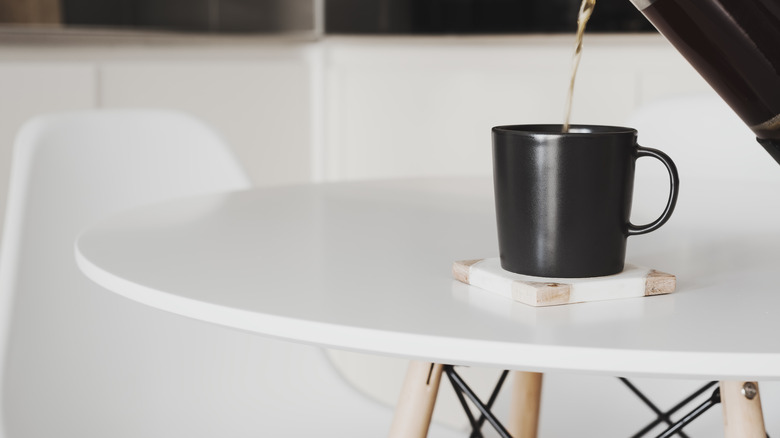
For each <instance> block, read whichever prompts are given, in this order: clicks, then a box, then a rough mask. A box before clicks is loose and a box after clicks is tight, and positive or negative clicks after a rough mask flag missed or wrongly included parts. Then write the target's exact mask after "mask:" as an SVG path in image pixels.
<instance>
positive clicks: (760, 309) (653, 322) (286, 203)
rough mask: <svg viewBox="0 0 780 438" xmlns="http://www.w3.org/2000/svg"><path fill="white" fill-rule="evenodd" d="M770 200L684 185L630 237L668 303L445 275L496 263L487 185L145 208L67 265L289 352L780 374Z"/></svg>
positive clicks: (745, 188) (395, 185)
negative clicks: (559, 301) (659, 216)
mask: <svg viewBox="0 0 780 438" xmlns="http://www.w3.org/2000/svg"><path fill="white" fill-rule="evenodd" d="M777 189H778V187H777V186H776V184H769V183H752V184H751V183H747V182H735V181H690V182H685V181H684V182H683V185H682V188H681V192H680V199H679V204H678V208H677V211H676V212H675V214H674V215H673V216H672V219H671V220H670V221H669V223H667V224H666V225H665V226H664V227H662V228H661V229H660V230H658V231H656V232H653V233H650V234H648V235H644V236H635V237H631V238H630V239H629V242H628V256H627V261H629V262H631V263H634V264H638V265H643V266H647V267H651V268H654V269H658V270H661V271H664V272H669V273H672V274H675V275H676V276H677V278H678V285H677V291H676V292H675V293H673V294H671V295H666V296H657V297H646V298H634V299H625V300H615V301H604V302H593V303H581V304H573V305H565V306H557V307H548V308H533V307H529V306H526V305H524V304H521V303H516V302H513V301H510V300H507V299H505V298H503V297H500V296H497V295H494V294H492V293H490V292H486V291H483V290H480V289H477V288H474V287H472V286H468V285H465V284H462V283H459V282H458V281H456V280H454V279H453V278H452V274H451V265H452V263H453V261H456V260H464V259H476V258H487V257H495V256H497V254H498V250H497V243H496V240H497V239H496V231H495V223H494V220H495V219H494V211H493V198H492V185H491V182H490V181H489V180H488V179H447V180H444V179H431V180H399V181H371V182H350V183H331V184H321V185H301V186H288V187H278V188H267V189H254V190H250V191H245V192H236V193H226V194H218V195H211V196H205V197H198V198H193V199H183V200H177V201H174V202H169V203H164V204H159V205H151V206H145V207H142V208H138V209H135V210H132V211H127V212H124V213H122V214H119V215H117V216H115V217H112V218H109V219H106V220H104V221H102V222H100V223H98V224H95V225H94V226H92V227H90V228H89V229H87V230H86V231H85V232H84V233H83V234H82V235H81V236H80V238H79V239H78V241H77V244H76V258H77V261H78V264H79V266H80V268H81V269H82V270H83V272H84V273H85V274H86V275H87V276H88V277H89V278H91V279H92V280H94V281H95V282H97V283H98V284H100V285H102V286H103V287H105V288H107V289H110V290H111V291H114V292H116V293H118V294H121V295H123V296H125V297H128V298H130V299H132V300H135V301H138V302H141V303H144V304H146V305H149V306H152V307H156V308H159V309H162V310H165V311H168V312H172V313H176V314H179V315H184V316H187V317H191V318H195V319H198V320H203V321H208V322H211V323H215V324H220V325H223V326H229V327H234V328H237V329H241V330H248V331H251V332H256V333H258V334H262V335H266V336H273V337H278V338H284V339H289V340H292V341H297V342H304V343H309V344H316V345H322V346H327V347H335V348H342V349H348V350H355V351H362V352H369V353H378V354H385V355H394V356H402V357H406V358H410V359H417V360H423V361H426V362H432V363H439V364H441V363H444V364H453V365H482V366H490V367H501V368H506V369H516V370H523V371H535V372H544V371H550V370H566V371H580V372H589V373H603V374H610V375H616V376H639V375H645V376H664V377H685V378H705V379H713V380H754V379H755V380H764V379H778V378H780V338H778V336H777V333H780V287H778V273H780V227H778V224H780V202H778V198H780V192H778V190H777ZM636 203H637V201H636V200H635V204H636ZM658 208H659V209H660V206H659V207H658ZM635 209H636V207H635ZM649 210H652V209H649Z"/></svg>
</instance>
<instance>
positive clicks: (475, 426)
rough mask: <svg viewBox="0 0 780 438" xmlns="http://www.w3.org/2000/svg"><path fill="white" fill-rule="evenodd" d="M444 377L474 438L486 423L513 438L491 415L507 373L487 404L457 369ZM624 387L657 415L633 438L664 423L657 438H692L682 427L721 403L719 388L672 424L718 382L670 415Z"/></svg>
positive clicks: (503, 436) (446, 368)
mask: <svg viewBox="0 0 780 438" xmlns="http://www.w3.org/2000/svg"><path fill="white" fill-rule="evenodd" d="M443 371H444V373H445V374H446V375H447V378H448V379H449V381H450V383H451V384H452V387H453V389H454V390H455V394H456V395H457V397H458V400H459V401H460V403H461V405H462V406H463V410H464V411H465V413H466V416H467V417H468V419H469V423H470V424H471V435H470V437H471V438H482V432H481V430H482V426H483V425H484V424H485V421H487V422H488V423H490V425H491V426H493V428H494V429H495V430H496V432H498V434H499V436H501V438H512V436H511V435H510V434H509V432H508V431H507V430H506V428H505V427H504V426H503V425H502V424H501V422H500V421H499V420H498V418H496V416H495V415H494V414H493V412H492V411H491V408H492V407H493V403H494V402H495V401H496V397H498V394H499V392H500V391H501V387H502V386H503V385H504V382H505V381H506V377H507V375H508V374H509V371H508V370H505V371H503V372H502V373H501V376H500V377H499V379H498V382H497V383H496V386H495V387H494V388H493V391H492V392H491V394H490V398H489V399H488V401H487V403H484V402H482V400H480V398H479V397H477V395H476V394H475V393H474V391H472V390H471V388H470V387H469V386H468V384H466V382H465V381H464V380H463V378H462V377H461V376H460V375H459V374H458V373H457V371H455V367H454V366H452V365H444V370H443ZM619 379H620V381H621V382H623V384H625V385H626V386H627V387H628V389H630V390H631V392H633V393H634V394H635V395H636V396H637V397H638V398H639V399H640V400H642V402H644V403H645V405H647V406H648V407H649V408H650V409H651V410H652V411H653V413H655V415H656V418H655V420H653V421H651V422H650V423H648V424H647V425H646V426H645V427H643V428H642V429H641V430H640V431H639V432H637V433H635V434H634V435H632V436H631V438H642V437H644V436H645V435H647V434H648V433H649V432H650V431H651V430H653V429H654V428H655V427H656V426H658V425H659V424H661V423H666V425H667V426H668V427H667V428H666V429H665V430H664V431H663V432H661V434H660V435H656V438H670V437H672V436H674V435H677V436H679V437H681V438H689V437H688V435H686V434H685V432H683V430H682V429H683V427H685V426H687V425H688V424H690V423H691V422H692V421H693V420H695V419H696V418H698V417H699V416H700V415H701V414H703V413H704V412H706V411H707V410H708V409H710V408H711V407H713V406H715V405H717V404H718V403H720V387H716V388H715V389H714V391H713V392H712V394H711V395H710V397H709V398H707V399H706V400H705V401H704V402H702V403H701V404H699V405H697V406H696V407H694V408H693V409H692V410H690V411H689V412H688V413H687V414H685V415H684V416H683V417H682V418H680V419H679V420H677V421H672V419H671V416H672V415H674V414H675V413H677V412H678V411H680V410H681V409H682V408H684V407H685V406H687V405H688V404H690V403H691V402H692V401H693V400H695V399H696V398H698V397H699V396H700V395H702V394H703V393H705V392H706V391H707V390H709V389H710V388H712V387H713V386H717V385H718V382H717V381H713V382H708V383H707V384H705V385H704V386H702V387H701V388H699V389H697V390H696V391H694V392H693V393H692V394H691V395H689V396H688V397H686V398H685V399H683V400H682V401H680V402H679V403H677V404H676V405H674V406H673V407H672V408H671V409H669V410H667V411H662V410H661V409H660V408H658V406H656V405H655V404H654V403H653V402H652V401H650V399H649V398H648V397H647V396H646V395H645V394H643V393H642V392H641V391H640V390H639V388H637V387H636V386H635V385H634V384H633V383H631V382H630V381H629V380H628V379H626V378H623V377H620V378H619ZM466 398H468V400H470V401H471V403H472V404H473V405H474V406H475V407H476V408H477V410H478V411H479V412H480V416H479V418H474V414H473V413H472V412H471V409H470V408H469V406H468V402H467V401H466ZM767 438H769V435H768V434H767Z"/></svg>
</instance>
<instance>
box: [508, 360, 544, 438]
mask: <svg viewBox="0 0 780 438" xmlns="http://www.w3.org/2000/svg"><path fill="white" fill-rule="evenodd" d="M541 399H542V373H529V372H525V371H514V372H512V402H511V405H510V406H511V408H510V409H511V410H510V416H509V429H508V431H509V433H510V434H511V435H512V437H513V438H536V434H537V431H538V430H539V403H540V402H541Z"/></svg>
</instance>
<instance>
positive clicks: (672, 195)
mask: <svg viewBox="0 0 780 438" xmlns="http://www.w3.org/2000/svg"><path fill="white" fill-rule="evenodd" d="M641 157H653V158H657V159H658V160H660V161H661V162H662V163H664V166H666V170H668V171H669V185H670V187H669V188H670V189H671V190H670V191H669V201H668V202H667V203H666V208H665V209H664V212H663V213H661V216H660V217H659V218H658V219H656V220H654V221H653V222H650V223H649V224H647V225H634V224H632V223H631V222H629V223H628V235H629V236H636V235H638V234H645V233H649V232H651V231H655V230H657V229H658V228H660V227H661V225H663V224H665V223H666V221H668V220H669V217H671V216H672V212H673V211H674V207H675V206H676V205H677V194H678V192H679V191H680V177H679V176H678V175H677V166H675V165H674V162H673V161H672V159H671V158H669V156H668V155H666V154H665V153H663V152H661V151H659V150H658V149H653V148H646V147H642V146H639V145H637V155H636V159H639V158H641Z"/></svg>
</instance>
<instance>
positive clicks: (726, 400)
mask: <svg viewBox="0 0 780 438" xmlns="http://www.w3.org/2000/svg"><path fill="white" fill-rule="evenodd" d="M720 400H721V403H722V404H723V425H724V430H725V436H726V438H766V430H765V429H764V414H763V412H762V411H761V396H760V395H759V393H758V383H756V382H738V381H724V382H720Z"/></svg>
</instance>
